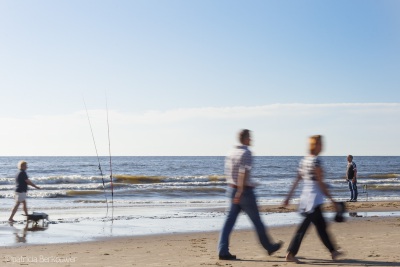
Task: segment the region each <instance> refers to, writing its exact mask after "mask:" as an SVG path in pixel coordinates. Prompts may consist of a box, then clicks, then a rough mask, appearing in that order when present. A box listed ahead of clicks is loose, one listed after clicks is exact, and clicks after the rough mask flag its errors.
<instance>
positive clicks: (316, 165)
mask: <svg viewBox="0 0 400 267" xmlns="http://www.w3.org/2000/svg"><path fill="white" fill-rule="evenodd" d="M309 143H310V154H309V155H308V156H305V157H304V158H303V159H302V160H301V161H300V164H299V170H298V175H297V178H296V180H295V182H294V183H293V186H292V188H291V190H290V192H289V194H288V196H287V198H286V200H285V201H284V203H283V205H284V206H287V205H288V204H289V201H290V199H291V197H292V195H293V193H294V190H295V189H296V187H297V185H298V183H299V182H300V181H301V180H302V181H303V190H302V192H301V196H300V202H299V211H300V212H301V213H302V215H304V217H305V218H304V221H303V222H302V223H301V225H300V227H299V228H298V229H297V231H296V233H295V235H294V236H293V239H292V241H291V242H290V245H289V248H288V253H287V255H286V261H292V262H296V263H300V261H299V260H298V259H297V258H296V254H297V252H298V251H299V248H300V245H301V241H302V240H303V237H304V235H305V233H306V232H307V229H308V227H309V226H310V223H313V224H314V225H315V227H316V228H317V231H318V235H319V236H320V238H321V241H322V242H323V243H324V245H325V246H326V247H327V248H328V250H329V252H330V253H331V256H332V259H333V260H335V259H336V258H337V257H338V256H339V255H341V253H340V252H338V251H337V250H336V249H335V247H334V245H333V243H332V241H331V238H330V237H329V234H328V232H327V231H326V222H325V219H324V217H323V216H322V211H321V205H322V204H323V202H324V195H325V196H327V197H328V198H329V199H330V200H331V201H332V203H333V206H334V208H335V209H336V203H335V201H334V200H333V198H332V195H331V194H330V193H329V191H328V188H327V186H326V184H325V183H324V176H323V169H322V166H321V160H320V159H319V158H318V154H319V153H320V152H321V150H322V136H321V135H314V136H311V137H310V138H309Z"/></svg>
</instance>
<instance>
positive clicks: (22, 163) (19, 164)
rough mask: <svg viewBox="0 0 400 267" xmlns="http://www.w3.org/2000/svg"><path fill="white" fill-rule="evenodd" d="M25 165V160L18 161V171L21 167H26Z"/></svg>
mask: <svg viewBox="0 0 400 267" xmlns="http://www.w3.org/2000/svg"><path fill="white" fill-rule="evenodd" d="M26 164H27V162H26V161H25V160H21V161H19V162H18V170H21V169H22V165H26Z"/></svg>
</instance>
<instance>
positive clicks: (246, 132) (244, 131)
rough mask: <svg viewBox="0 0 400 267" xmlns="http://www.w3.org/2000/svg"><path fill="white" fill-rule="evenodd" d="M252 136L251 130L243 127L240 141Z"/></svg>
mask: <svg viewBox="0 0 400 267" xmlns="http://www.w3.org/2000/svg"><path fill="white" fill-rule="evenodd" d="M249 137H250V130H247V129H243V130H241V131H240V132H239V141H240V143H243V140H244V139H246V138H249Z"/></svg>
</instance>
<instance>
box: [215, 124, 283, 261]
mask: <svg viewBox="0 0 400 267" xmlns="http://www.w3.org/2000/svg"><path fill="white" fill-rule="evenodd" d="M239 141H240V145H239V146H236V147H235V148H234V149H233V151H232V152H231V153H230V155H228V156H227V157H226V159H225V175H226V181H227V184H228V188H227V193H228V196H229V198H230V207H229V212H228V215H227V217H226V220H225V223H224V226H223V228H222V231H221V234H220V238H219V244H218V253H219V259H220V260H235V259H236V255H232V254H231V253H230V252H229V236H230V234H231V232H232V229H233V227H234V225H235V222H236V219H237V217H238V215H239V213H240V211H242V210H243V211H244V212H245V213H246V214H247V215H248V216H249V217H250V219H251V221H252V222H253V224H254V227H255V229H256V231H257V235H258V238H259V240H260V242H261V245H262V246H263V247H264V248H265V249H266V250H267V252H268V254H269V255H272V254H273V253H274V252H275V251H277V250H279V249H280V248H281V246H282V242H279V243H272V242H271V239H270V237H269V236H268V234H267V231H266V228H265V226H264V224H263V222H262V221H261V218H260V214H259V212H258V207H257V202H256V196H255V194H254V187H255V184H254V183H253V182H252V180H251V176H250V171H251V167H252V156H251V151H250V150H249V148H248V146H250V143H251V138H250V131H249V130H247V129H245V130H241V131H240V133H239Z"/></svg>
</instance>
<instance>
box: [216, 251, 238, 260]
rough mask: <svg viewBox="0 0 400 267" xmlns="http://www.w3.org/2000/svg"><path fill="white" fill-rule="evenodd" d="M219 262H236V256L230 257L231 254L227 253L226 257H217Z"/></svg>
mask: <svg viewBox="0 0 400 267" xmlns="http://www.w3.org/2000/svg"><path fill="white" fill-rule="evenodd" d="M219 259H220V260H226V261H232V260H236V255H232V254H231V253H228V254H226V255H219Z"/></svg>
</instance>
